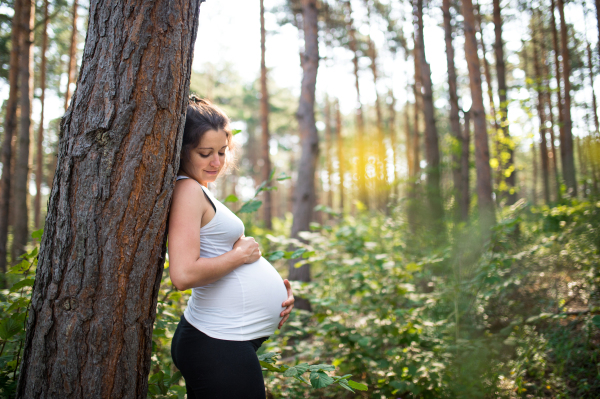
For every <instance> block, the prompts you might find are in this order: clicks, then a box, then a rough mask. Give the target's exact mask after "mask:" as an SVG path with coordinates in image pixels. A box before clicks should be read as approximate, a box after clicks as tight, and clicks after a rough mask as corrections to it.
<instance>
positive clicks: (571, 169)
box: [558, 0, 577, 197]
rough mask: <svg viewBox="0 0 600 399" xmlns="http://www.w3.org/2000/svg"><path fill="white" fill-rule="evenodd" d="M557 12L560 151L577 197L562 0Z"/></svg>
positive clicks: (567, 179) (570, 187) (570, 188)
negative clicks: (561, 89)
mask: <svg viewBox="0 0 600 399" xmlns="http://www.w3.org/2000/svg"><path fill="white" fill-rule="evenodd" d="M558 12H559V13H560V38H561V50H562V52H561V55H562V70H563V80H564V87H565V101H564V104H563V108H562V112H563V120H564V125H565V129H564V137H561V145H560V152H561V156H562V167H563V178H564V179H565V184H566V186H567V190H568V191H570V194H571V195H572V196H573V197H577V180H576V178H575V159H574V154H573V133H572V121H571V81H570V78H571V57H570V55H569V47H568V45H569V43H568V33H567V23H566V21H565V10H564V2H563V0H558Z"/></svg>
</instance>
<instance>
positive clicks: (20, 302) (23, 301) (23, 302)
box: [6, 296, 30, 313]
mask: <svg viewBox="0 0 600 399" xmlns="http://www.w3.org/2000/svg"><path fill="white" fill-rule="evenodd" d="M29 301H30V298H28V297H25V296H23V297H21V298H19V299H17V300H16V301H14V302H13V303H12V305H10V307H9V308H8V309H6V313H10V312H12V311H14V310H15V309H18V308H26V307H27V306H28V305H29Z"/></svg>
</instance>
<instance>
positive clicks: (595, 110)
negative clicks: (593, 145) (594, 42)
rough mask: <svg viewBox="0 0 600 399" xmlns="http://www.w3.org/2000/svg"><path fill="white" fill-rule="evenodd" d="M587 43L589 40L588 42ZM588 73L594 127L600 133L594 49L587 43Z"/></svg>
mask: <svg viewBox="0 0 600 399" xmlns="http://www.w3.org/2000/svg"><path fill="white" fill-rule="evenodd" d="M586 42H587V40H586ZM586 48H587V60H588V72H589V76H590V87H591V89H592V117H593V118H594V127H595V128H596V130H595V131H596V133H600V125H599V123H598V103H597V102H596V92H595V91H594V64H593V63H592V47H591V46H590V43H589V42H587V43H586Z"/></svg>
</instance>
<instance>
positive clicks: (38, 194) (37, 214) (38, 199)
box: [33, 0, 48, 229]
mask: <svg viewBox="0 0 600 399" xmlns="http://www.w3.org/2000/svg"><path fill="white" fill-rule="evenodd" d="M47 48H48V0H44V22H43V28H42V50H41V56H42V64H41V66H40V89H41V91H42V93H41V95H40V102H41V104H42V112H41V115H40V125H39V127H38V136H37V142H36V144H37V147H36V152H35V156H36V161H35V165H36V169H35V190H36V191H35V200H34V203H33V214H34V216H33V221H34V222H33V224H34V226H35V228H36V229H40V228H41V227H42V226H41V220H40V219H41V214H42V178H43V166H44V157H43V151H44V149H43V142H44V100H45V99H46V49H47Z"/></svg>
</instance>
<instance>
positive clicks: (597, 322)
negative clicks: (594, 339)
mask: <svg viewBox="0 0 600 399" xmlns="http://www.w3.org/2000/svg"><path fill="white" fill-rule="evenodd" d="M592 323H594V325H595V326H596V327H597V328H600V315H598V314H597V315H595V316H594V317H592Z"/></svg>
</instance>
